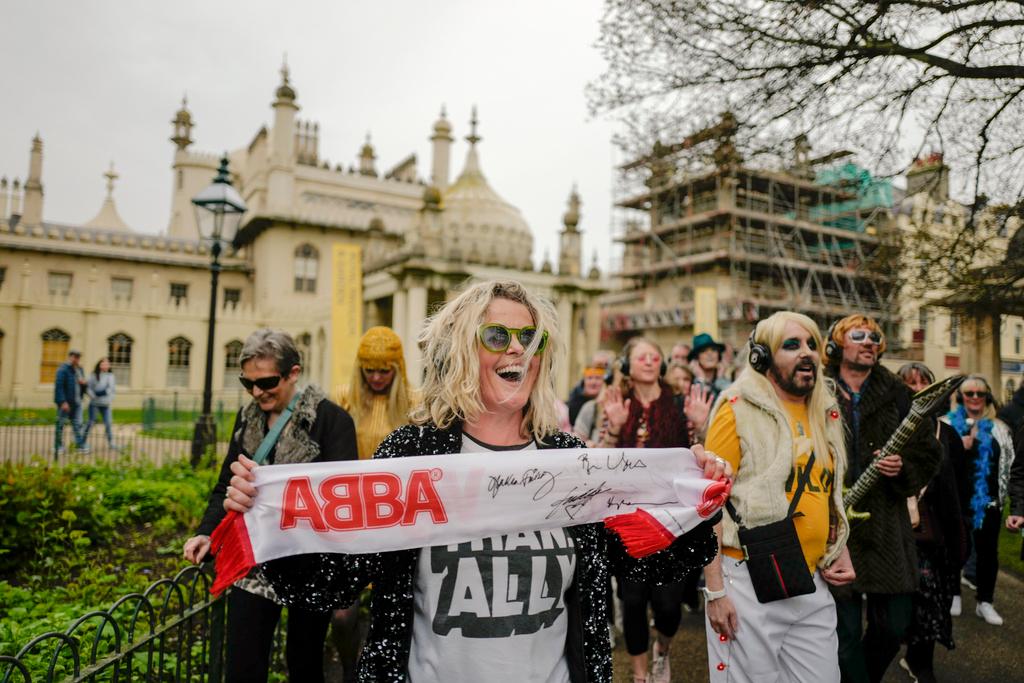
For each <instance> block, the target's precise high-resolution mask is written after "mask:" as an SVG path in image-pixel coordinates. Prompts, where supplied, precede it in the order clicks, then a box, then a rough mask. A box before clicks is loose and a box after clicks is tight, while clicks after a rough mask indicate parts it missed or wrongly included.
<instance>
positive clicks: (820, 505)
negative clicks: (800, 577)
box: [704, 401, 836, 572]
mask: <svg viewBox="0 0 1024 683" xmlns="http://www.w3.org/2000/svg"><path fill="white" fill-rule="evenodd" d="M782 404H783V406H784V407H785V408H786V413H787V414H788V415H789V426H790V429H792V430H793V448H794V450H795V454H794V455H795V457H794V462H795V463H796V467H794V468H793V469H792V470H791V471H790V475H789V478H788V479H787V480H786V497H787V498H788V499H789V500H792V499H793V494H794V493H795V492H796V487H797V483H798V481H799V478H800V475H801V474H803V472H804V469H805V468H806V467H807V461H808V459H809V458H810V457H811V453H812V452H813V450H814V442H813V441H811V427H810V422H809V421H808V419H807V405H806V404H805V403H803V402H802V401H801V402H799V403H791V402H789V401H783V402H782ZM704 447H705V448H706V449H707V450H709V451H711V452H713V453H714V454H715V455H717V456H719V457H721V458H724V459H725V460H727V461H728V462H729V464H730V465H732V468H733V471H735V472H739V470H740V468H741V467H742V466H743V463H742V453H741V452H740V437H739V435H738V434H737V433H736V414H735V413H733V411H732V406H731V405H729V404H728V403H723V404H722V406H721V407H720V408H719V409H718V413H717V414H716V415H715V420H714V422H712V423H711V427H710V428H709V429H708V436H707V440H706V441H705V443H704ZM835 480H836V473H835V465H834V463H833V462H832V458H831V456H829V457H828V458H822V457H820V456H815V458H814V465H813V466H812V468H811V476H810V479H808V480H807V485H806V486H804V492H803V494H801V496H800V502H799V503H797V506H796V511H797V512H799V513H803V514H802V515H797V516H796V517H795V518H794V520H793V523H794V525H795V526H796V533H797V536H799V537H800V545H801V547H802V548H803V551H804V559H806V560H807V568H808V569H809V570H810V571H811V572H813V571H814V570H815V568H816V567H817V565H818V560H820V559H821V557H822V556H823V555H824V554H825V547H826V546H827V545H828V535H829V503H830V501H831V496H832V487H833V486H834V485H835ZM722 552H723V553H725V554H726V555H728V556H729V557H732V558H735V559H737V560H741V559H743V551H742V550H740V549H739V548H732V547H728V546H726V547H724V548H722Z"/></svg>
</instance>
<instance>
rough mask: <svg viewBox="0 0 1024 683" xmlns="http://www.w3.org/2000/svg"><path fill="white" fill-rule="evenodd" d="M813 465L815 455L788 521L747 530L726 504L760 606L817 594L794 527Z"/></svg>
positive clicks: (795, 494)
mask: <svg viewBox="0 0 1024 683" xmlns="http://www.w3.org/2000/svg"><path fill="white" fill-rule="evenodd" d="M812 465H814V453H811V457H809V458H808V459H807V466H806V468H805V469H804V472H803V474H802V475H801V477H800V481H799V483H798V484H797V488H796V493H794V494H793V500H791V501H790V503H789V512H788V513H787V514H786V518H785V519H781V520H779V521H778V522H772V523H771V524H765V525H764V526H758V527H754V528H752V529H748V528H746V527H744V526H743V521H742V520H741V519H740V516H739V513H738V512H736V508H735V507H733V504H732V502H731V501H730V502H726V504H725V507H726V510H728V512H729V516H730V517H732V518H733V520H734V521H735V522H736V524H737V525H739V537H740V547H741V548H742V549H743V558H744V561H745V562H746V563H747V569H748V570H749V571H750V581H751V583H753V585H754V593H756V594H757V600H758V602H774V601H776V600H785V599H786V598H793V597H796V596H798V595H807V594H808V593H813V592H814V591H815V588H816V586H815V585H814V575H813V574H811V573H810V572H809V571H807V560H805V559H804V551H803V548H802V547H801V546H800V538H799V537H798V536H797V534H796V525H795V524H794V523H793V518H794V517H796V516H797V515H798V514H801V515H802V514H803V513H797V512H796V506H797V503H799V502H800V496H801V495H803V492H804V487H805V486H807V481H808V480H809V479H810V478H811V466H812Z"/></svg>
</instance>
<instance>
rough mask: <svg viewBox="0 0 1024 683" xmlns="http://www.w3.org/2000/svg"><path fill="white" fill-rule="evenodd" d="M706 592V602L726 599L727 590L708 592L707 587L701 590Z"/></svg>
mask: <svg viewBox="0 0 1024 683" xmlns="http://www.w3.org/2000/svg"><path fill="white" fill-rule="evenodd" d="M701 590H702V591H704V602H712V601H714V600H718V599H719V598H724V597H725V588H723V589H722V590H720V591H713V590H708V587H707V586H704V587H702V588H701Z"/></svg>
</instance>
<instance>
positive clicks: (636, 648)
mask: <svg viewBox="0 0 1024 683" xmlns="http://www.w3.org/2000/svg"><path fill="white" fill-rule="evenodd" d="M619 598H620V599H621V600H622V630H623V631H624V632H625V633H624V635H625V636H626V651H627V652H629V654H630V655H634V656H635V655H642V654H644V653H645V652H647V646H648V643H649V631H650V629H649V628H648V626H647V603H648V602H650V604H651V611H652V612H653V613H654V628H655V629H657V631H658V633H660V634H661V635H663V636H665V637H666V638H671V637H672V636H674V635H675V634H676V631H678V630H679V622H680V621H681V620H682V618H683V610H682V602H683V583H682V582H681V581H679V582H676V583H667V584H665V585H664V586H653V585H651V584H649V583H637V582H635V581H624V580H622V579H619Z"/></svg>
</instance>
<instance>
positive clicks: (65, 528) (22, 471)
mask: <svg viewBox="0 0 1024 683" xmlns="http://www.w3.org/2000/svg"><path fill="white" fill-rule="evenodd" d="M215 477H216V472H215V471H214V470H211V469H207V470H192V469H191V468H190V467H189V466H188V465H187V464H185V463H174V464H169V465H165V466H163V467H155V466H153V465H148V464H127V463H125V464H121V465H72V466H69V467H66V468H50V467H44V466H41V465H39V466H27V467H17V466H13V465H6V466H4V467H3V468H2V469H0V528H3V529H4V530H5V533H4V534H3V535H2V537H0V578H3V577H9V576H13V575H19V576H21V577H22V578H24V577H26V576H27V577H32V576H39V577H41V579H42V580H49V581H59V580H63V579H66V578H68V577H69V576H70V574H71V573H73V571H74V570H75V569H76V568H77V567H78V566H79V565H81V562H82V561H83V559H84V557H85V553H84V551H85V550H86V549H87V548H90V547H96V548H103V547H106V546H110V545H112V544H117V543H121V542H123V539H124V536H125V534H126V533H127V532H129V531H131V530H132V529H136V528H149V529H151V530H152V533H155V534H168V533H175V532H176V533H178V534H179V535H184V534H186V533H188V532H189V531H190V530H191V529H192V528H194V527H195V525H196V524H197V522H198V516H199V515H200V514H201V512H202V510H203V509H204V501H205V500H206V497H207V495H208V494H209V491H210V489H211V487H212V486H213V481H214V479H215ZM0 604H2V603H0Z"/></svg>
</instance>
